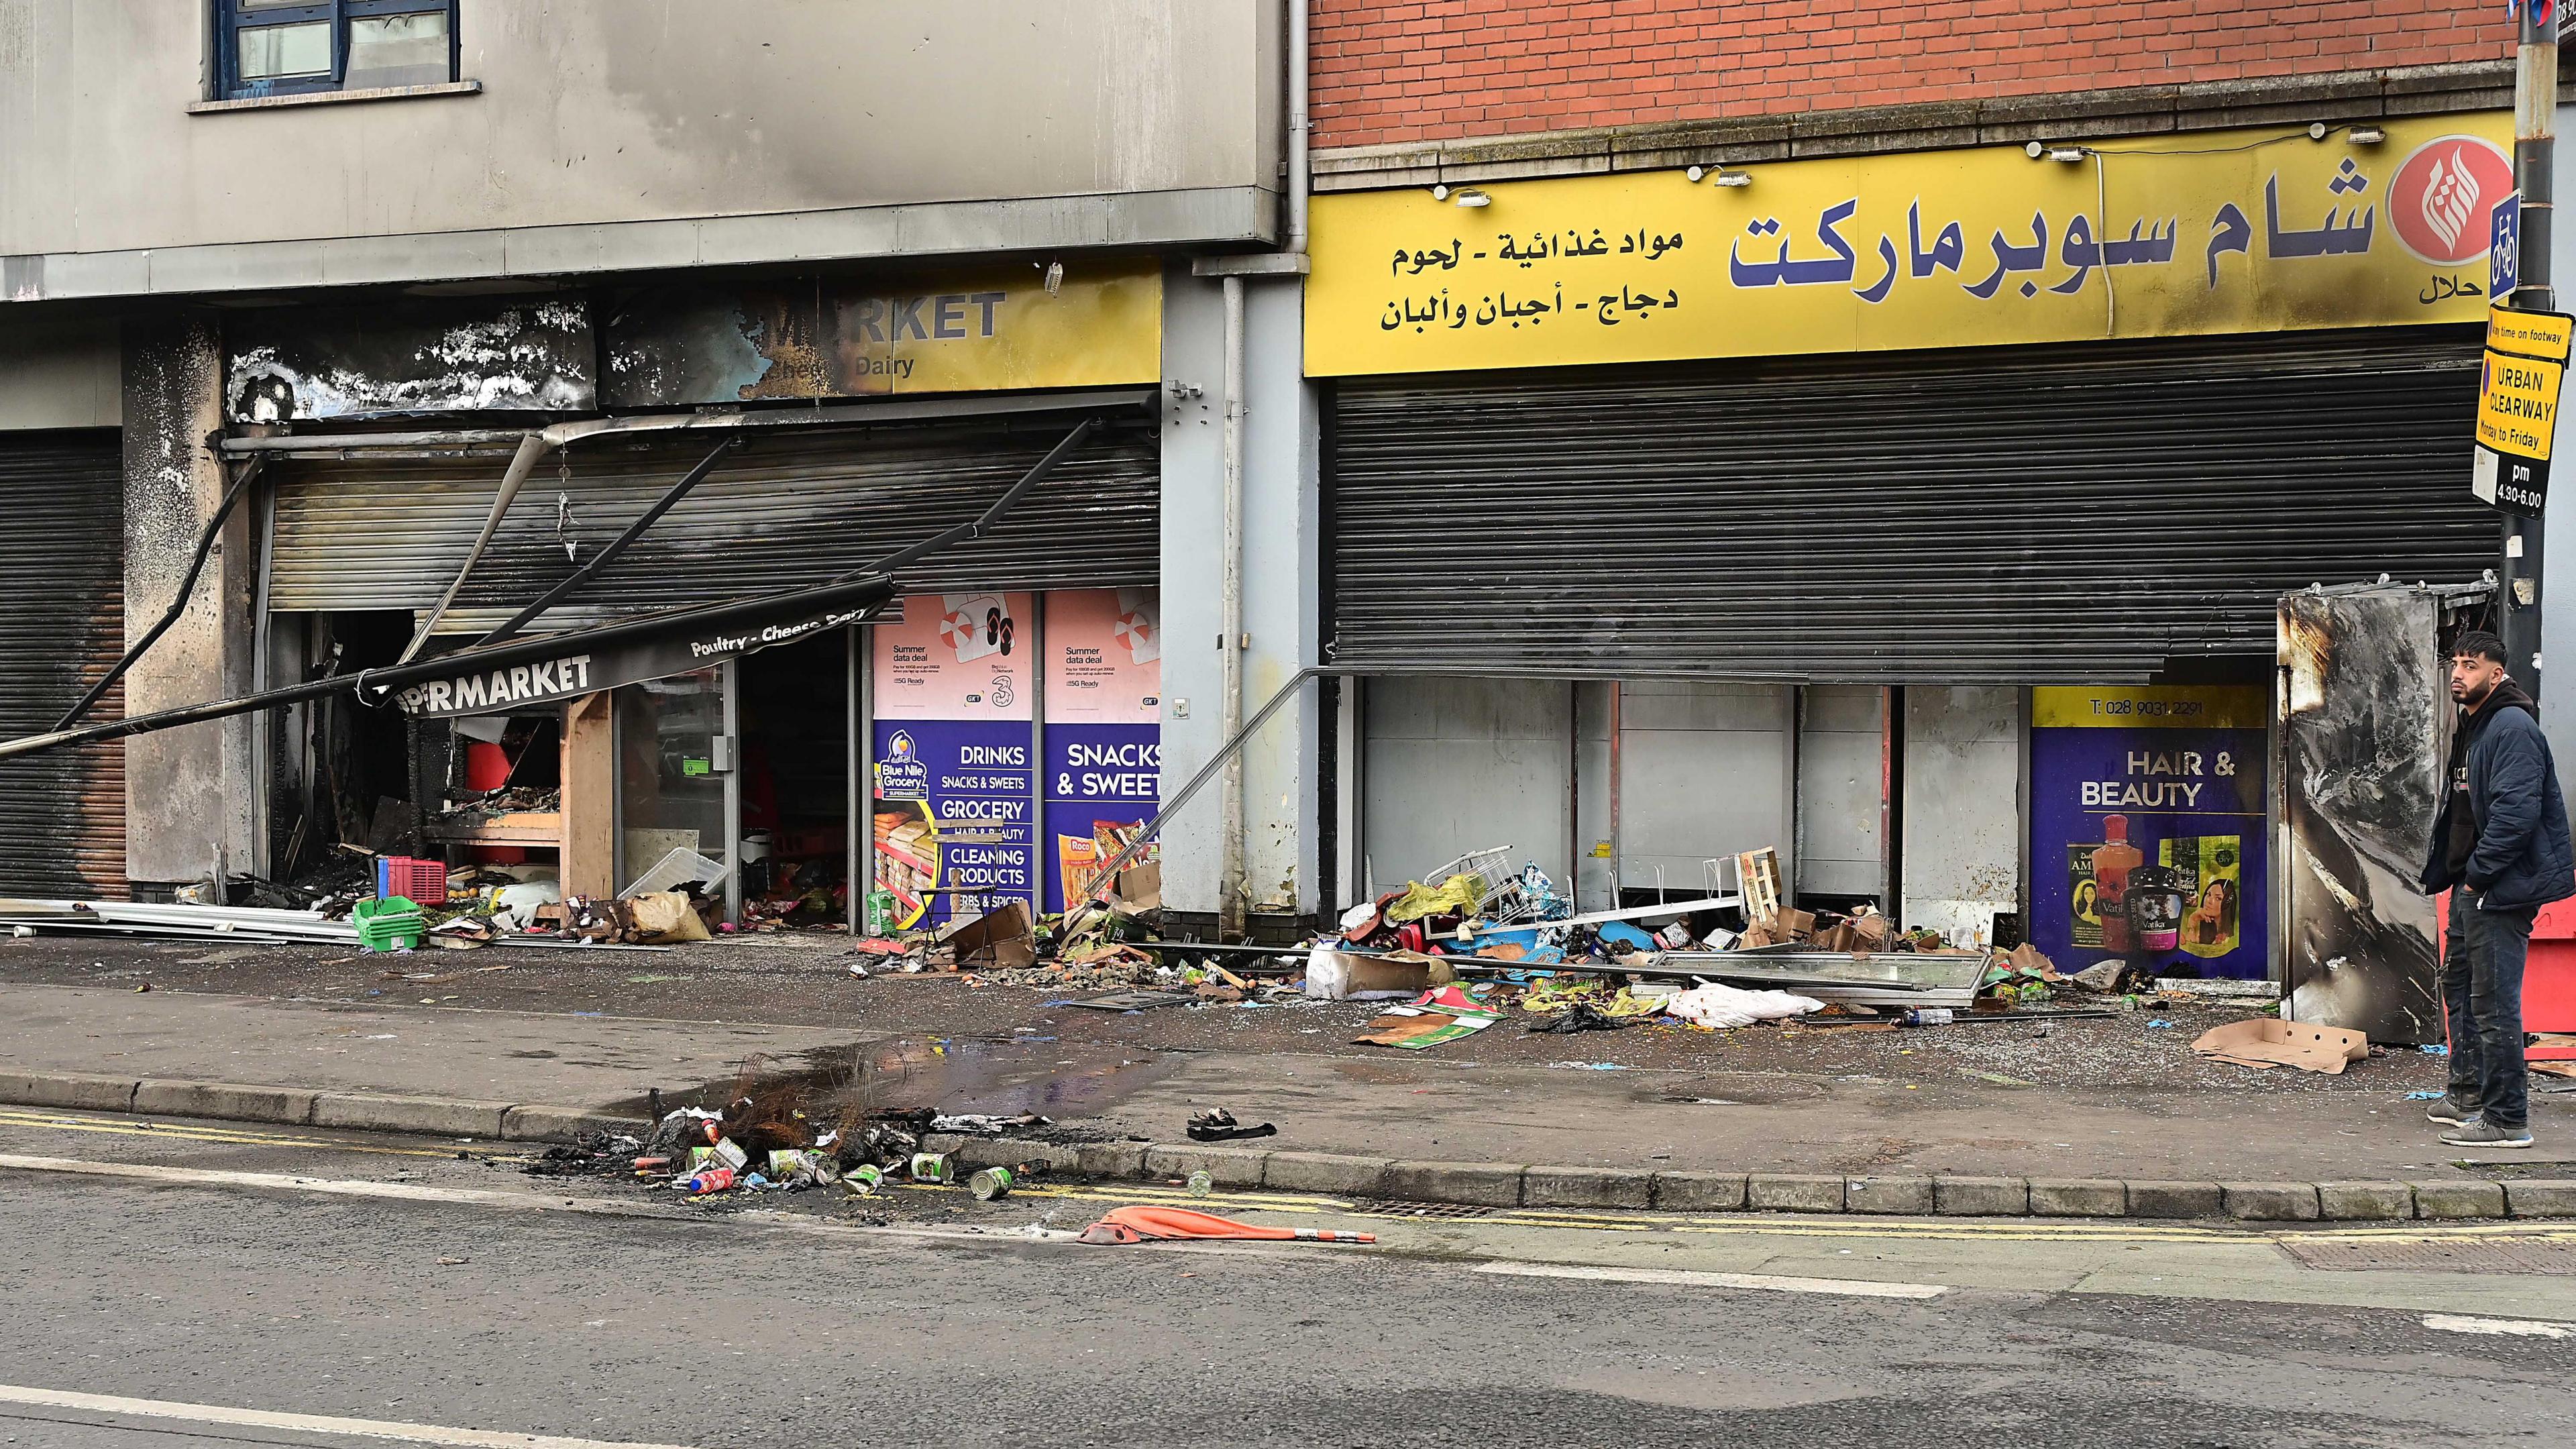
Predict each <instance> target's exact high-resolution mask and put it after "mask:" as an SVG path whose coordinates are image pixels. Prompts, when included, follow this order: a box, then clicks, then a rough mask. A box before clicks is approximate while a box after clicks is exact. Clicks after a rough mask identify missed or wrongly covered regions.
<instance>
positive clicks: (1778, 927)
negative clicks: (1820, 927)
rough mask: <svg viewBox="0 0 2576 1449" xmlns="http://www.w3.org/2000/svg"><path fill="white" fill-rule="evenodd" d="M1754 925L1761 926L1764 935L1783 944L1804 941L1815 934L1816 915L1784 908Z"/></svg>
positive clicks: (1793, 907) (1790, 907) (1811, 912)
mask: <svg viewBox="0 0 2576 1449" xmlns="http://www.w3.org/2000/svg"><path fill="white" fill-rule="evenodd" d="M1754 924H1755V925H1757V926H1760V927H1761V928H1762V930H1763V934H1765V935H1767V936H1769V937H1770V938H1771V939H1772V940H1774V941H1777V942H1783V943H1785V942H1789V941H1803V940H1805V939H1807V938H1808V937H1809V936H1812V935H1814V934H1815V931H1816V913H1815V912H1813V911H1802V910H1799V909H1798V908H1797V907H1795V906H1783V907H1781V908H1780V909H1779V910H1778V911H1775V912H1773V913H1772V914H1770V915H1768V916H1764V917H1763V918H1762V919H1760V920H1759V921H1756V922H1754Z"/></svg>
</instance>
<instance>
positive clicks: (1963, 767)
mask: <svg viewBox="0 0 2576 1449" xmlns="http://www.w3.org/2000/svg"><path fill="white" fill-rule="evenodd" d="M2025 699H2026V696H2025V694H2024V692H2023V691H2021V690H2019V689H2010V688H2003V689H1995V688H1976V689H1929V688H1911V689H1908V690H1906V691H1905V844H1904V851H1903V854H1902V855H1901V856H1900V860H1901V861H1902V863H1903V872H1904V891H1905V901H1904V914H1903V920H1904V923H1905V924H1906V925H1908V926H1924V927H1929V928H1931V929H1933V930H1936V931H1940V932H1942V933H1944V934H1946V935H1950V936H1952V937H1953V938H1954V939H1960V940H1985V939H1991V937H1990V936H1989V935H1988V934H1987V933H1988V932H1990V931H1991V930H1992V929H1993V927H1994V918H1995V913H1996V912H1998V911H2013V910H2018V909H2020V903H2021V887H2022V878H2023V870H2022V753H2023V749H2024V742H2025V740H2026V739H2027V734H2026V730H2025V726H2026V723H2027V721H2026V718H2025V709H2024V702H2025Z"/></svg>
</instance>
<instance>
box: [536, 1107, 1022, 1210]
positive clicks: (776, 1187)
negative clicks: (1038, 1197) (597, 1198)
mask: <svg viewBox="0 0 2576 1449" xmlns="http://www.w3.org/2000/svg"><path fill="white" fill-rule="evenodd" d="M1047 1125H1049V1123H1048V1121H1047V1119H1046V1118H1044V1117H1040V1116H1036V1115H1034V1114H1024V1115H1021V1116H1016V1117H999V1116H989V1115H969V1116H941V1115H939V1114H937V1113H935V1112H931V1111H929V1110H927V1109H924V1110H918V1111H910V1112H899V1113H881V1114H876V1115H874V1116H869V1115H866V1114H862V1113H860V1112H858V1111H856V1110H851V1111H846V1112H843V1113H840V1114H838V1115H836V1116H832V1117H831V1118H830V1120H828V1121H827V1120H824V1119H823V1118H821V1117H818V1116H817V1115H815V1114H813V1113H810V1112H809V1110H808V1107H807V1105H806V1102H805V1098H804V1095H803V1093H802V1092H801V1091H799V1090H798V1089H797V1088H795V1087H793V1086H781V1087H774V1088H766V1089H758V1090H754V1091H751V1092H747V1093H745V1094H744V1095H742V1096H740V1097H737V1098H736V1099H735V1100H733V1101H732V1102H730V1103H728V1104H726V1105H725V1106H724V1107H723V1108H722V1109H720V1110H710V1109H707V1108H704V1107H680V1108H675V1109H673V1110H671V1111H668V1112H665V1113H663V1114H662V1115H661V1116H660V1118H659V1119H657V1120H656V1122H655V1125H654V1128H653V1131H652V1134H651V1135H650V1136H649V1137H645V1138H641V1139H639V1138H635V1137H632V1136H628V1135H625V1134H623V1133H605V1132H585V1133H582V1134H581V1135H580V1136H579V1137H578V1138H577V1139H576V1140H575V1141H574V1142H573V1143H572V1144H571V1145H569V1146H558V1147H550V1148H548V1149H546V1151H545V1152H543V1153H542V1154H540V1155H539V1156H537V1157H536V1158H534V1159H533V1160H531V1161H529V1162H528V1163H527V1165H526V1167H525V1168H524V1169H523V1170H524V1171H526V1172H527V1173H528V1174H530V1175H531V1176H537V1177H565V1176H582V1177H605V1178H626V1177H631V1178H632V1179H633V1180H634V1181H636V1182H639V1183H642V1184H645V1185H647V1186H650V1187H656V1188H665V1189H668V1190H670V1191H674V1192H681V1193H685V1194H687V1195H688V1196H689V1197H690V1198H691V1199H692V1200H694V1201H702V1202H710V1203H731V1202H741V1201H745V1200H747V1198H746V1195H748V1194H755V1193H771V1192H802V1191H805V1190H807V1189H809V1188H818V1187H837V1188H839V1189H840V1190H841V1192H842V1193H843V1194H844V1195H845V1196H848V1197H867V1196H871V1195H873V1194H874V1193H876V1192H877V1191H878V1189H880V1188H881V1187H883V1186H884V1185H885V1184H886V1183H887V1182H889V1181H896V1180H908V1181H912V1182H919V1183H931V1184H940V1185H947V1184H952V1183H955V1182H957V1181H958V1180H959V1172H960V1169H959V1167H958V1165H957V1164H956V1163H955V1162H954V1161H952V1160H951V1159H950V1158H949V1156H948V1155H947V1154H946V1153H940V1152H926V1151H924V1150H923V1149H922V1139H923V1137H924V1136H925V1135H926V1134H928V1133H933V1132H946V1133H962V1134H966V1135H970V1136H983V1137H999V1136H1003V1135H1005V1134H1008V1133H1013V1132H1024V1131H1028V1130H1030V1129H1032V1128H1039V1127H1045V1126H1047ZM1042 1170H1043V1165H1042V1164H1037V1163H1027V1164H1021V1165H1018V1166H1015V1167H1012V1168H1009V1169H1007V1170H1005V1171H1003V1172H1002V1173H1001V1175H1000V1176H999V1177H997V1178H993V1179H990V1180H982V1179H985V1174H982V1173H978V1174H976V1176H977V1178H978V1179H979V1181H978V1183H977V1184H976V1194H977V1196H979V1197H986V1198H991V1197H1001V1196H1006V1195H1007V1194H1008V1193H1009V1191H1010V1188H1011V1186H1012V1185H1013V1184H1014V1183H1016V1182H1020V1181H1025V1180H1026V1179H1027V1178H1029V1177H1030V1176H1032V1175H1034V1174H1036V1173H1038V1172H1040V1171H1042Z"/></svg>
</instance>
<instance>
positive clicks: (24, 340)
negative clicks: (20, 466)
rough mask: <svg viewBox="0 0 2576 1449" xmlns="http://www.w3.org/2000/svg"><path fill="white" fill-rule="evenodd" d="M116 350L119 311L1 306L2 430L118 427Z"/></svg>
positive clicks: (120, 401)
mask: <svg viewBox="0 0 2576 1449" xmlns="http://www.w3.org/2000/svg"><path fill="white" fill-rule="evenodd" d="M118 355H119V354H118V350H117V341H116V319H115V318H113V317H103V316H98V315H94V314H91V313H87V312H70V311H65V310H61V309H52V310H45V309H37V308H20V309H15V310H9V309H0V432H10V431H14V430H17V429H21V428H112V427H115V426H116V425H117V423H118V421H119V420H120V419H121V418H122V416H123V396H122V390H123V385H122V382H121V380H120V379H119V377H118V375H117V358H118Z"/></svg>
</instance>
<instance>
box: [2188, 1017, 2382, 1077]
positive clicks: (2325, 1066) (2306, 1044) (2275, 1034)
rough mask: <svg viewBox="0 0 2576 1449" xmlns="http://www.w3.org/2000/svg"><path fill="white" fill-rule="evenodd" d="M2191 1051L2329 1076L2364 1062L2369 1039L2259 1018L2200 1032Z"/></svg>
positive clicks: (2238, 1062)
mask: <svg viewBox="0 0 2576 1449" xmlns="http://www.w3.org/2000/svg"><path fill="white" fill-rule="evenodd" d="M2191 1049H2192V1050H2193V1051H2196V1052H2198V1053H2200V1054H2201V1055H2202V1056H2205V1057H2210V1058H2213V1059H2215V1060H2218V1061H2222V1062H2234V1063H2235V1064H2236V1065H2238V1066H2240V1067H2253V1068H2256V1069H2258V1070H2266V1069H2269V1068H2272V1067H2297V1068H2298V1069H2299V1070H2301V1071H2303V1072H2324V1073H2327V1074H2328V1075H2334V1074H2336V1073H2340V1072H2341V1071H2342V1070H2343V1069H2344V1067H2345V1066H2346V1065H2348V1064H2350V1063H2352V1062H2358V1061H2365V1060H2368V1058H2369V1056H2370V1038H2369V1037H2367V1036H2364V1035H2362V1034H2361V1033H2360V1032H2357V1031H2352V1030H2349V1029H2347V1028H2344V1027H2340V1026H2310V1025H2308V1024H2307V1023H2305V1022H2297V1021H2283V1020H2281V1019H2280V1018H2279V1017H2274V1016H2258V1017H2256V1018H2254V1019H2253V1020H2252V1021H2231V1022H2229V1023H2228V1024H2227V1025H2225V1026H2222V1027H2218V1028H2216V1029H2214V1030H2211V1031H2206V1032H2203V1033H2201V1036H2200V1039H2199V1040H2198V1041H2195V1042H2193V1043H2192V1044H2191Z"/></svg>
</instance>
